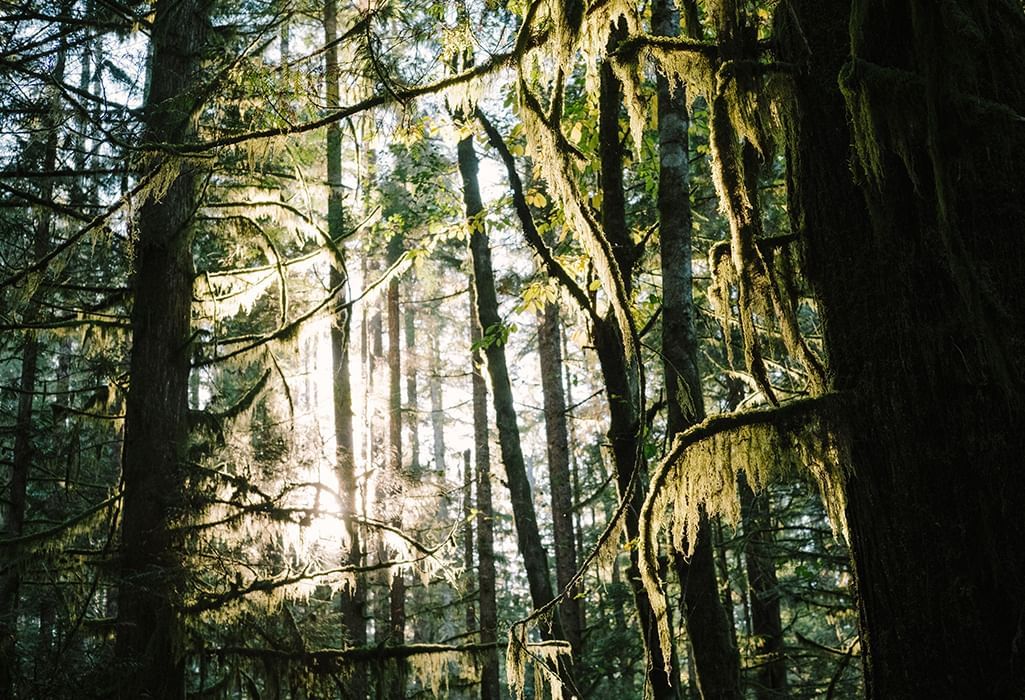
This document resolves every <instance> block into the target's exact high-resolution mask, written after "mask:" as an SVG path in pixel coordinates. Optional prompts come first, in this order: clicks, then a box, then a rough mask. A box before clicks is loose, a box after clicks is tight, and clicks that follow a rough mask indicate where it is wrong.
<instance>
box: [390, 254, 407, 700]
mask: <svg viewBox="0 0 1025 700" xmlns="http://www.w3.org/2000/svg"><path fill="white" fill-rule="evenodd" d="M401 254H402V238H401V236H399V235H395V236H393V237H392V239H391V240H390V241H389V242H388V264H389V265H393V264H394V263H395V262H396V261H398V259H399V256H400V255H401ZM387 305H388V310H387V313H388V478H389V479H392V480H394V483H395V484H396V487H394V488H393V489H392V492H391V493H390V494H389V499H390V501H391V503H390V507H391V509H392V513H391V516H392V517H391V524H392V525H393V526H395V527H397V528H401V527H402V510H403V509H402V492H401V486H399V484H402V483H403V482H404V481H405V474H404V471H403V466H402V360H401V358H402V351H401V342H402V341H401V337H400V331H399V329H400V326H401V321H402V319H401V312H400V310H399V280H398V278H397V277H392V279H391V281H389V282H388V298H387ZM389 610H390V615H389V618H390V619H389V622H390V624H391V634H390V640H391V643H392V644H405V643H406V579H405V574H404V573H403V571H402V570H401V569H399V570H396V571H395V572H394V574H393V575H392V579H391V588H390V590H389ZM388 684H389V692H388V696H389V697H391V698H395V699H396V700H398V699H400V698H404V697H405V695H406V676H405V673H404V671H403V670H402V667H400V668H399V669H397V670H396V671H395V672H394V673H393V674H391V675H390V677H389V679H388Z"/></svg>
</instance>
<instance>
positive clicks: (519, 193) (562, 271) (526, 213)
mask: <svg viewBox="0 0 1025 700" xmlns="http://www.w3.org/2000/svg"><path fill="white" fill-rule="evenodd" d="M477 119H478V121H480V124H481V126H482V127H484V132H485V133H486V134H487V135H488V140H489V141H490V143H491V146H492V147H493V148H494V149H495V150H496V151H498V155H499V156H500V157H501V158H502V162H503V163H505V168H506V171H507V173H508V177H509V188H510V189H511V190H512V195H513V206H514V207H515V209H516V215H517V216H518V217H519V219H520V225H521V226H522V228H523V237H524V238H525V239H526V240H527V243H528V244H529V245H530V247H531V248H533V250H534V253H535V254H536V255H537V256H538V258H539V259H540V260H541V262H542V263H543V264H544V267H545V270H547V272H548V275H549V276H550V277H552V278H554V279H555V280H557V281H558V282H559V283H560V284H561V285H562V286H563V288H564V289H565V290H566V291H567V292H568V293H569V295H570V296H571V297H573V299H574V301H576V302H577V305H578V306H579V307H580V309H581V310H582V311H584V312H585V313H587V314H588V315H589V316H590V317H591V318H592V319H594V318H595V313H596V312H595V310H594V306H593V305H592V304H591V300H590V299H589V298H588V297H587V294H585V293H584V290H582V289H581V288H580V285H578V284H577V283H576V281H575V280H574V279H573V278H572V277H571V276H570V274H569V273H568V272H567V271H566V268H564V267H563V266H562V265H560V264H559V261H558V260H556V259H555V256H554V255H552V251H551V250H550V249H549V248H548V246H547V245H545V242H544V239H543V238H542V237H541V234H540V233H539V232H538V230H537V226H536V225H535V224H534V217H533V216H532V215H531V213H530V207H529V206H528V205H527V199H526V196H525V195H524V192H523V181H522V180H521V179H520V175H519V172H517V170H516V160H515V159H514V158H513V155H512V153H511V152H510V151H509V147H508V146H507V145H506V143H505V139H503V138H502V135H501V134H500V133H499V132H498V129H496V128H495V126H494V124H492V123H491V121H490V120H489V119H488V118H487V115H485V114H484V112H482V111H480V110H477Z"/></svg>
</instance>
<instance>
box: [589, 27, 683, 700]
mask: <svg viewBox="0 0 1025 700" xmlns="http://www.w3.org/2000/svg"><path fill="white" fill-rule="evenodd" d="M625 34H626V31H625V25H624V24H620V25H619V27H618V28H617V29H616V30H615V31H614V32H613V35H612V37H611V38H610V41H609V45H610V46H614V45H615V44H616V43H618V42H619V41H621V40H622V39H623V37H624V36H625ZM622 104H623V95H622V86H621V85H620V82H619V80H618V79H617V78H616V76H615V74H614V73H613V70H612V66H611V65H610V64H609V63H608V62H606V63H604V64H603V65H602V67H601V83H600V95H599V117H598V140H599V158H600V164H601V192H602V204H601V225H602V231H603V234H604V235H605V237H606V238H607V239H608V242H609V244H610V246H611V249H612V253H613V255H614V257H615V261H616V264H617V265H618V267H619V271H620V274H621V275H622V279H623V285H624V288H625V290H626V293H627V295H629V293H630V290H631V288H632V279H631V278H632V275H633V269H634V264H635V263H636V261H637V258H638V250H637V246H636V245H635V244H634V242H633V240H632V239H631V237H630V231H629V229H628V228H627V221H626V198H625V195H624V192H623V145H622V141H621V139H620V124H619V117H620V112H621V110H622ZM591 336H592V341H593V343H594V348H595V352H596V353H597V355H598V362H599V364H600V365H601V372H602V379H603V381H604V385H605V395H606V398H607V400H608V407H609V432H608V436H609V442H610V443H611V445H612V456H613V463H614V469H615V478H616V485H617V488H618V491H619V497H620V498H621V499H624V500H626V501H628V502H629V503H630V504H631V507H630V508H628V509H627V511H626V514H625V516H624V518H625V530H626V537H627V539H628V540H629V541H634V540H636V539H637V537H638V534H639V532H640V521H639V519H638V513H639V512H640V510H641V504H642V502H643V500H644V493H643V489H642V484H644V483H645V482H646V478H644V475H643V474H644V472H645V470H646V465H645V464H644V459H643V455H642V452H641V450H640V442H639V441H640V439H641V424H640V420H641V406H639V405H638V399H637V386H636V381H635V380H634V377H635V375H636V368H635V367H633V366H632V365H631V362H637V358H633V360H630V359H629V358H628V356H627V352H626V347H625V342H626V341H625V339H624V338H623V335H622V333H621V332H620V330H619V325H618V324H617V321H616V319H615V317H614V315H613V313H612V311H611V310H610V311H609V312H608V314H607V315H606V316H604V317H602V318H599V319H598V320H597V321H595V322H594V324H593V327H592V331H591ZM638 470H640V471H641V474H638V475H637V477H638V478H634V475H635V472H637V471H638ZM626 577H627V583H628V584H629V586H630V590H631V593H632V594H633V599H634V606H635V608H636V610H637V617H638V621H639V627H640V632H641V640H642V643H643V646H644V654H645V662H644V667H645V683H646V685H647V686H648V688H649V689H650V692H651V694H652V697H654V698H655V699H656V700H675V699H676V698H678V697H679V692H678V688H679V687H680V683H679V670H678V669H677V668H676V663H675V658H673V659H671V660H670V663H669V664H666V662H665V657H664V656H663V650H662V648H661V646H660V644H659V641H658V631H657V629H656V624H655V615H654V611H653V609H652V606H651V599H650V598H649V597H648V593H647V591H646V590H645V588H644V585H643V584H642V583H641V580H640V574H639V570H638V555H637V549H636V548H632V549H631V550H630V564H629V568H628V570H627V576H626ZM670 652H671V650H670ZM671 656H675V654H671ZM667 668H668V669H669V670H668V672H667V670H666V669H667Z"/></svg>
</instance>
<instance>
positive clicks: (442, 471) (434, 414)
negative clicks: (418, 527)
mask: <svg viewBox="0 0 1025 700" xmlns="http://www.w3.org/2000/svg"><path fill="white" fill-rule="evenodd" d="M439 325H440V324H437V323H435V325H434V326H433V327H432V331H433V332H432V333H431V432H432V434H433V435H434V473H435V474H437V476H438V478H439V479H442V480H444V479H445V475H446V472H447V470H446V466H445V404H444V400H443V393H442V385H441V348H440V347H439V346H438V334H439V333H440V332H441V329H440V327H439Z"/></svg>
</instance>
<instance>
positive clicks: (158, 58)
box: [115, 0, 209, 699]
mask: <svg viewBox="0 0 1025 700" xmlns="http://www.w3.org/2000/svg"><path fill="white" fill-rule="evenodd" d="M207 10H208V3H207V2H205V1H203V0H176V1H175V2H168V1H165V0H161V1H160V2H158V3H157V5H156V12H155V16H154V20H153V28H152V33H151V35H152V45H153V62H152V71H151V84H150V92H149V99H148V103H147V109H146V140H148V141H152V142H163V143H170V144H174V143H181V142H185V141H189V140H192V139H194V138H195V135H196V127H195V115H196V113H197V111H198V107H199V105H197V104H196V103H195V101H194V99H195V98H194V94H193V89H194V87H195V86H196V85H197V83H198V81H199V77H200V76H199V69H200V63H201V54H202V52H203V50H204V46H205V41H206V36H207V34H208V31H209V19H208V18H207ZM194 167H195V166H194V165H193V164H192V163H182V164H181V165H180V172H179V174H178V175H177V177H175V178H174V180H173V181H172V182H171V184H170V186H169V187H168V189H167V191H166V192H165V193H164V194H163V196H162V197H159V198H156V197H154V198H151V199H150V200H148V201H147V202H146V203H145V205H143V207H142V211H141V213H140V216H139V225H138V240H137V242H136V244H135V251H136V263H135V270H134V284H133V288H134V296H135V303H134V306H133V309H132V351H131V360H130V366H129V371H130V375H129V376H130V378H131V386H130V388H129V391H128V400H127V406H126V417H125V447H124V462H123V484H124V491H123V515H122V533H121V587H120V590H119V596H118V621H117V644H116V647H115V655H116V659H117V663H118V669H117V675H118V678H119V679H120V683H119V689H118V690H119V695H120V697H122V698H126V699H127V698H139V697H152V698H175V699H177V698H181V697H184V694H185V687H184V657H183V654H182V652H183V651H184V640H183V639H182V638H181V632H182V627H181V620H180V619H179V613H178V611H177V609H176V606H177V605H178V603H179V602H180V595H181V586H182V584H183V575H182V571H181V563H180V561H179V559H178V557H179V551H180V543H179V542H178V541H177V536H176V535H175V534H174V530H173V527H174V525H175V524H177V522H178V521H179V520H180V519H182V518H183V517H184V516H185V515H186V512H185V508H186V500H185V497H184V494H183V492H182V489H183V484H184V477H183V474H182V460H183V459H184V457H185V449H186V445H187V442H188V440H187V438H188V421H187V414H188V386H189V360H190V351H189V336H190V320H191V305H192V278H193V267H192V250H191V238H192V237H191V234H190V226H191V220H192V215H193V213H194V211H195V209H196V188H195V181H196V173H195V170H194Z"/></svg>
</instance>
